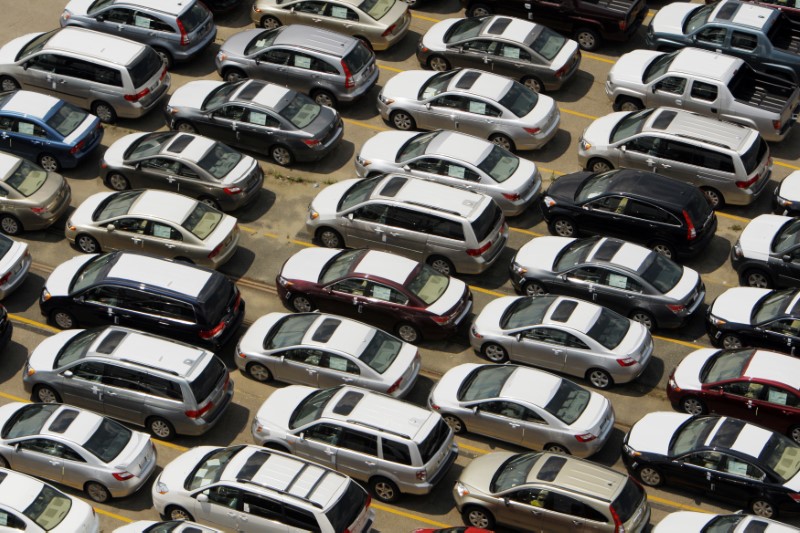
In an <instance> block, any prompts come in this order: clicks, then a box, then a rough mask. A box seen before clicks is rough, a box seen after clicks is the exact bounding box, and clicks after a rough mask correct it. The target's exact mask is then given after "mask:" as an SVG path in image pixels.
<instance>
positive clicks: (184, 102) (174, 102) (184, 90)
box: [169, 80, 225, 109]
mask: <svg viewBox="0 0 800 533" xmlns="http://www.w3.org/2000/svg"><path fill="white" fill-rule="evenodd" d="M224 83H225V82H224V81H217V80H198V81H190V82H189V83H187V84H186V85H184V86H183V87H179V88H177V89H176V90H175V92H174V93H172V96H171V97H170V99H169V106H170V107H187V108H191V109H202V108H203V102H205V100H206V98H207V97H208V95H209V93H210V92H211V91H213V90H214V89H216V88H217V87H219V86H220V85H222V84H224Z"/></svg>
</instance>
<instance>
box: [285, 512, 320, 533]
mask: <svg viewBox="0 0 800 533" xmlns="http://www.w3.org/2000/svg"><path fill="white" fill-rule="evenodd" d="M283 511H284V514H285V520H284V521H285V522H286V524H287V525H289V526H294V527H298V528H302V529H303V531H311V532H312V533H319V531H321V530H320V528H319V524H317V519H316V518H314V515H313V514H311V513H309V512H308V511H305V510H303V509H298V508H296V507H293V506H291V505H287V506H286V507H285V508H284V510H283Z"/></svg>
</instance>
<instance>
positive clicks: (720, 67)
mask: <svg viewBox="0 0 800 533" xmlns="http://www.w3.org/2000/svg"><path fill="white" fill-rule="evenodd" d="M743 63H744V61H743V60H742V59H740V58H738V57H734V56H729V55H725V54H720V53H717V52H711V51H709V50H703V49H702V48H683V49H681V50H680V51H678V52H677V53H676V54H675V57H674V58H673V60H672V63H671V64H670V66H669V70H670V72H678V73H683V74H688V75H690V76H697V77H705V78H712V79H715V80H716V79H725V77H726V76H727V75H728V74H729V73H731V72H732V71H733V70H734V69H737V68H739V66H740V65H742V64H743Z"/></svg>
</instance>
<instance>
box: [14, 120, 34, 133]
mask: <svg viewBox="0 0 800 533" xmlns="http://www.w3.org/2000/svg"><path fill="white" fill-rule="evenodd" d="M17 124H18V125H17V131H19V132H20V133H24V134H25V135H33V124H31V123H30V122H18V123H17Z"/></svg>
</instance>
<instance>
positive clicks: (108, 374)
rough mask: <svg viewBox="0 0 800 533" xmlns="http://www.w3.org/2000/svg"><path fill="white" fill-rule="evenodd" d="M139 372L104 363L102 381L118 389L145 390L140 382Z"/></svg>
mask: <svg viewBox="0 0 800 533" xmlns="http://www.w3.org/2000/svg"><path fill="white" fill-rule="evenodd" d="M140 381H141V373H140V372H138V371H136V370H131V369H128V368H123V367H121V366H116V365H106V370H105V375H104V376H103V383H105V384H106V385H109V386H111V387H116V388H118V389H125V390H129V391H133V392H145V387H144V385H142V384H141V383H140Z"/></svg>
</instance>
